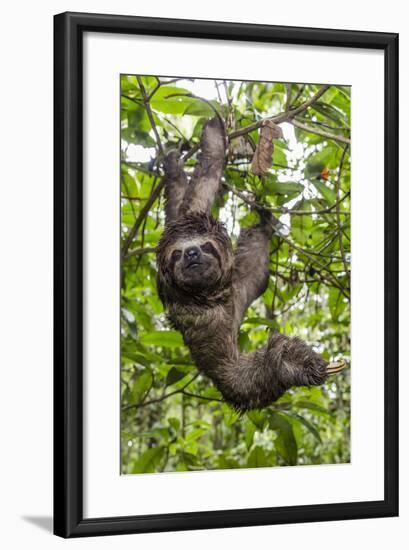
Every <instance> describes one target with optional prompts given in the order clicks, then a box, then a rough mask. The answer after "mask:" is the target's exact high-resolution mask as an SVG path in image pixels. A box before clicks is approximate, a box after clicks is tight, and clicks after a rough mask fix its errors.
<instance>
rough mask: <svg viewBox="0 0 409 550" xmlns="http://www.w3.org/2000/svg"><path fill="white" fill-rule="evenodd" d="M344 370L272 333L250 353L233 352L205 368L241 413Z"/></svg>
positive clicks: (294, 340)
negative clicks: (295, 387)
mask: <svg viewBox="0 0 409 550" xmlns="http://www.w3.org/2000/svg"><path fill="white" fill-rule="evenodd" d="M344 367H345V362H344V361H338V362H334V363H328V362H327V361H325V359H323V358H322V357H321V356H320V355H318V354H317V353H316V352H315V351H314V350H313V349H312V348H311V347H310V346H308V345H307V344H306V343H305V342H304V341H303V340H301V339H300V338H297V337H295V338H290V337H289V336H286V335H284V334H278V333H273V334H272V335H271V336H270V338H269V341H268V343H267V345H266V346H264V347H262V348H260V349H258V350H257V351H256V352H254V353H251V354H244V353H239V352H237V354H236V358H235V359H234V360H231V358H230V360H229V358H228V357H227V356H226V357H225V360H223V359H222V361H221V362H220V363H219V365H218V366H217V367H215V366H214V367H213V368H212V369H211V370H210V369H209V375H210V377H211V378H213V380H214V382H215V384H216V386H217V387H218V388H219V390H220V391H221V393H222V394H223V396H224V398H225V399H226V401H228V402H229V403H230V404H231V405H232V406H233V407H234V408H236V409H238V410H241V411H245V410H249V409H260V408H263V407H267V406H268V405H271V403H273V402H274V401H276V400H277V399H278V398H279V397H280V396H281V395H283V393H284V392H285V391H287V390H288V389H290V388H291V387H293V386H308V385H320V384H322V383H323V382H324V381H325V379H326V378H327V376H329V375H330V374H336V373H337V372H340V371H341V370H342V369H343V368H344Z"/></svg>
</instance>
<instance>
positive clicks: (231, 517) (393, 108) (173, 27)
mask: <svg viewBox="0 0 409 550" xmlns="http://www.w3.org/2000/svg"><path fill="white" fill-rule="evenodd" d="M85 31H92V32H104V33H125V34H140V35H154V36H157V37H161V36H171V37H188V38H197V39H200V38H207V39H218V40H236V41H250V42H252V41H257V42H266V43H284V44H296V45H310V46H317V45H324V46H333V47H339V48H346V47H349V48H368V49H376V50H381V51H383V52H384V59H385V65H384V71H385V72H384V75H385V136H384V141H385V149H384V152H385V173H384V190H385V214H384V215H385V262H384V267H385V299H384V322H385V355H384V366H385V374H384V376H385V378H384V382H385V401H384V406H385V409H384V414H385V416H384V419H385V424H384V499H383V500H380V501H371V502H366V501H365V502H350V503H328V504H325V505H306V506H304V505H303V506H285V507H276V508H255V509H240V510H223V511H221V510H215V511H206V512H192V513H189V512H187V513H175V514H157V515H156V514H155V515H143V516H125V517H124V516H122V517H106V518H105V517H104V518H92V519H84V517H83V466H82V462H83V445H82V438H83V406H82V401H83V384H82V366H83V310H82V307H83V284H82V280H83V260H82V257H83V221H82V216H83V198H82V192H83V186H82V167H83V153H82V150H83V141H82V116H83V98H82V83H83V74H82V73H83V64H82V40H83V33H84V32H85ZM54 101H55V104H54V115H55V119H54V120H55V122H54V140H55V141H54V143H55V146H54V262H55V264H54V265H55V267H54V532H55V534H56V535H59V536H61V537H81V536H91V535H113V534H126V533H141V532H152V531H171V530H187V529H209V528H220V527H237V526H250V525H266V524H279V523H296V522H313V521H330V520H341V519H356V518H376V517H386V516H396V515H398V35H397V34H392V33H377V32H361V31H346V30H330V29H313V28H295V27H280V26H266V25H250V24H249V25H247V24H239V23H225V22H209V21H188V20H171V19H156V18H145V17H128V16H119V15H99V14H89V13H63V14H59V15H56V16H55V18H54Z"/></svg>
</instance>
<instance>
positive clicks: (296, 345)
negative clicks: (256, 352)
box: [265, 334, 346, 389]
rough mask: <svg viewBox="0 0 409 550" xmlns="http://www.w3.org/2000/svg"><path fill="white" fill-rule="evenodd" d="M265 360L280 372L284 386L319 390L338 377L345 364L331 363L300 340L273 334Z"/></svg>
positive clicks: (280, 380) (281, 382)
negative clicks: (313, 387)
mask: <svg viewBox="0 0 409 550" xmlns="http://www.w3.org/2000/svg"><path fill="white" fill-rule="evenodd" d="M265 360H266V362H268V363H271V367H272V368H273V369H274V370H275V371H276V375H277V378H278V380H279V382H280V384H281V385H282V386H283V387H284V388H285V389H288V388H290V387H292V386H309V385H315V386H319V385H320V384H322V383H323V382H324V381H325V379H326V378H327V376H329V375H331V374H337V373H338V372H340V371H341V370H343V369H344V368H345V366H346V364H345V361H337V362H333V363H330V362H328V361H326V360H325V359H323V358H322V357H321V356H320V355H319V354H318V353H316V352H315V351H314V350H313V349H312V348H311V347H310V346H309V345H308V344H306V343H305V342H304V341H303V340H301V339H300V338H297V337H294V338H290V337H288V336H285V335H283V334H273V335H272V336H270V339H269V342H268V344H267V349H266V354H265Z"/></svg>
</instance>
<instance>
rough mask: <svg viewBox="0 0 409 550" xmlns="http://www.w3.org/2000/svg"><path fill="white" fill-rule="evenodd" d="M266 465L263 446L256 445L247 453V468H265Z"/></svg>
mask: <svg viewBox="0 0 409 550" xmlns="http://www.w3.org/2000/svg"><path fill="white" fill-rule="evenodd" d="M266 466H268V462H267V457H266V453H265V452H264V449H263V447H260V446H259V445H257V446H256V447H254V449H253V450H252V451H251V453H250V454H249V457H248V459H247V468H265V467H266Z"/></svg>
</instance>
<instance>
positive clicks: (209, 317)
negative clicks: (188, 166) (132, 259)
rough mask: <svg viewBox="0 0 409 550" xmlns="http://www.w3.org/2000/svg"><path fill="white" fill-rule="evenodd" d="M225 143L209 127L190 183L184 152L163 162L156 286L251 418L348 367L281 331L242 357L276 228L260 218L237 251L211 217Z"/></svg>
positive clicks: (217, 379) (216, 123) (232, 399)
mask: <svg viewBox="0 0 409 550" xmlns="http://www.w3.org/2000/svg"><path fill="white" fill-rule="evenodd" d="M226 144H227V139H226V134H225V129H224V126H223V124H222V122H221V120H220V119H219V118H213V119H210V120H208V121H207V122H206V124H205V125H204V127H203V130H202V135H201V139H200V148H199V153H198V160H197V163H196V166H195V168H194V172H193V175H192V177H191V180H190V181H188V178H187V175H186V173H185V171H184V168H183V162H182V160H181V159H180V157H179V154H178V152H176V151H171V152H170V153H168V154H167V156H166V158H165V160H164V176H163V177H164V182H163V183H164V187H165V200H166V205H165V216H166V219H165V229H164V232H163V235H162V237H161V239H160V241H159V244H158V247H157V266H158V276H157V287H158V294H159V297H160V299H161V301H162V303H163V305H164V307H165V309H166V311H167V316H168V319H169V320H170V322H171V324H172V326H173V327H174V328H176V329H177V330H179V331H180V332H181V333H182V336H183V339H184V342H185V344H186V345H187V347H188V348H189V350H190V354H191V356H192V358H193V361H194V362H195V364H196V366H197V367H198V369H199V371H200V372H201V373H203V374H204V375H206V376H208V377H209V378H210V379H211V380H212V381H213V383H214V384H215V386H216V387H217V388H218V390H219V391H220V392H221V394H222V396H223V398H224V400H225V401H226V402H227V403H229V404H230V405H231V406H232V407H233V408H234V409H236V410H237V411H239V412H245V411H247V410H251V409H261V408H264V407H267V406H268V405H270V404H271V403H273V402H274V401H276V400H277V399H278V398H279V397H280V396H281V395H283V394H284V392H285V391H287V390H288V389H289V388H291V387H293V386H308V385H320V384H322V383H323V382H324V381H325V379H326V378H327V376H328V375H330V374H335V373H337V372H339V371H340V370H342V369H343V368H344V366H345V363H344V362H343V361H338V362H332V363H330V362H328V361H326V360H325V359H324V358H323V357H321V356H320V355H319V354H318V353H316V352H315V351H314V350H313V349H312V348H311V347H310V346H308V345H307V344H306V343H305V342H304V341H303V340H301V339H300V338H298V337H289V336H286V335H284V334H280V333H279V332H273V333H272V334H270V336H269V339H268V342H267V344H266V345H265V346H263V347H260V348H259V349H257V350H256V351H255V352H253V353H242V352H241V351H240V348H239V343H238V336H239V330H240V325H241V323H242V320H243V318H244V315H245V313H246V310H247V308H248V307H249V306H250V304H251V303H252V302H253V301H254V300H255V299H256V298H258V297H259V296H261V294H263V292H264V291H265V290H266V288H267V285H268V278H269V244H270V240H271V238H272V235H273V231H274V226H273V224H272V223H271V222H272V220H271V217H269V215H268V214H266V213H265V212H263V211H259V217H260V220H259V223H258V224H257V225H255V226H253V227H250V228H247V229H243V230H242V231H241V233H240V235H239V238H238V241H237V245H236V247H235V250H234V249H233V245H232V242H231V240H230V238H229V235H228V233H227V230H226V228H225V226H224V224H223V223H221V222H220V221H218V220H216V219H215V218H214V217H212V215H211V208H212V205H213V203H214V201H215V198H216V196H217V194H218V192H219V187H220V183H221V179H222V175H223V170H224V166H225V157H226ZM270 216H271V215H270Z"/></svg>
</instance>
